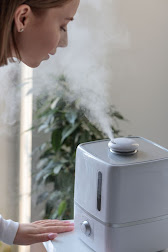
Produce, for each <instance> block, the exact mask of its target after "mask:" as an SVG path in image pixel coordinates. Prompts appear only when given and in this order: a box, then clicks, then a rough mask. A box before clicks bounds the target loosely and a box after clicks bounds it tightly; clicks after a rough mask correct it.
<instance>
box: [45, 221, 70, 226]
mask: <svg viewBox="0 0 168 252" xmlns="http://www.w3.org/2000/svg"><path fill="white" fill-rule="evenodd" d="M40 226H42V227H55V226H67V227H69V226H74V223H66V222H55V223H54V222H53V223H44V224H40Z"/></svg>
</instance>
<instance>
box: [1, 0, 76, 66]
mask: <svg viewBox="0 0 168 252" xmlns="http://www.w3.org/2000/svg"><path fill="white" fill-rule="evenodd" d="M70 1H71V0H27V1H25V0H0V66H3V65H7V64H8V58H9V57H10V59H9V61H11V62H14V59H13V58H12V48H11V44H12V46H13V48H14V51H15V54H16V56H17V58H18V59H19V60H21V57H20V53H19V50H18V48H17V45H16V41H15V36H14V25H15V24H14V14H15V11H16V9H17V8H18V7H19V6H20V5H22V4H27V5H29V6H30V8H31V9H32V11H33V12H34V13H36V14H37V15H38V12H39V13H40V10H45V9H48V8H53V7H61V6H63V5H64V4H65V3H68V2H70Z"/></svg>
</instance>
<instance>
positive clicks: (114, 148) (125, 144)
mask: <svg viewBox="0 0 168 252" xmlns="http://www.w3.org/2000/svg"><path fill="white" fill-rule="evenodd" d="M108 147H109V149H110V152H112V153H115V154H120V155H132V154H135V153H137V151H138V147H139V144H138V143H137V142H136V141H135V140H133V139H131V138H124V137H121V138H115V139H113V140H112V141H110V142H109V143H108Z"/></svg>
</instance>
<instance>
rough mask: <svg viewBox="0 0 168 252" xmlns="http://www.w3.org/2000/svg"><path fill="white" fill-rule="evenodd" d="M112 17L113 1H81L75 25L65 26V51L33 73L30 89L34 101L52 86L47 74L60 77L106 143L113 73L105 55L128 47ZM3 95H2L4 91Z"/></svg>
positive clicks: (125, 36)
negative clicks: (66, 28) (65, 81)
mask: <svg viewBox="0 0 168 252" xmlns="http://www.w3.org/2000/svg"><path fill="white" fill-rule="evenodd" d="M114 13H115V2H114V1H111V0H108V1H106V4H104V1H100V0H93V1H92V2H91V1H90V0H84V1H82V2H81V6H80V9H79V11H78V14H77V15H76V17H75V21H74V22H73V24H69V35H70V37H69V46H68V48H64V49H63V50H62V49H58V51H57V54H56V56H54V57H52V58H51V59H50V60H49V61H47V62H43V63H42V64H41V65H40V67H39V68H37V69H35V70H34V89H33V92H34V96H35V97H37V96H39V95H40V94H42V93H43V92H44V90H46V88H47V89H48V90H49V91H52V90H54V89H55V85H56V83H53V82H52V81H51V79H50V78H49V76H50V74H52V75H53V74H54V75H55V76H59V75H62V74H64V75H65V77H66V78H67V80H68V83H69V84H70V88H71V89H72V91H73V93H74V95H75V96H76V98H79V97H80V103H81V106H82V107H85V108H86V109H87V110H89V114H88V115H87V116H88V117H89V119H90V120H91V122H93V123H95V124H97V126H98V127H99V128H100V129H101V130H102V131H103V132H104V133H106V134H107V135H108V136H109V138H110V139H112V138H113V134H112V132H111V126H112V119H111V117H110V116H109V115H108V110H109V106H110V104H112V100H113V99H112V94H109V92H108V87H109V85H113V72H112V69H111V66H110V65H108V52H109V51H113V50H115V49H116V48H125V47H128V45H129V36H128V33H127V32H125V29H122V27H121V26H120V25H118V24H117V20H116V19H115V15H114ZM3 71H4V72H5V71H6V70H4V69H3V68H2V70H1V72H2V73H1V72H0V76H1V79H2V75H3ZM9 71H15V72H17V71H18V66H17V67H16V66H15V67H14V66H12V67H11V66H10V67H9ZM5 78H6V77H4V79H5ZM7 82H11V80H8V79H5V82H4V86H6V84H5V83H7ZM12 82H13V80H12ZM13 83H14V82H13ZM13 85H14V84H13ZM14 87H15V85H14ZM1 89H2V84H1ZM15 91H16V88H15ZM3 92H6V89H5V87H3ZM15 95H16V97H15V98H16V99H15V101H16V100H17V101H19V98H18V95H17V92H16V94H15ZM15 95H12V93H11V94H10V95H9V97H8V99H7V104H8V102H12V104H11V106H10V114H9V113H8V114H7V115H8V116H7V117H9V118H10V119H11V120H9V121H10V123H14V122H15V121H14V118H15V114H16V112H17V109H18V103H17V102H16V103H15V106H14V104H13V101H14V99H13V97H14V96H15ZM11 96H12V98H11ZM1 98H2V97H1ZM1 116H2V115H1ZM5 116H6V114H3V117H4V119H5V120H6V118H5ZM6 121H7V120H6Z"/></svg>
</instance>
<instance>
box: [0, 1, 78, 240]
mask: <svg viewBox="0 0 168 252" xmlns="http://www.w3.org/2000/svg"><path fill="white" fill-rule="evenodd" d="M79 1H80V0H27V1H24V0H1V1H0V66H3V65H7V63H8V59H9V60H10V61H14V59H13V57H15V58H17V59H19V60H20V61H22V62H24V63H25V64H26V65H27V66H29V67H32V68H35V67H37V66H39V65H40V63H41V62H42V61H43V60H46V59H48V58H49V54H52V55H53V54H55V53H56V49H57V47H65V46H67V25H68V23H69V22H70V21H72V20H73V17H74V15H75V13H76V11H77V8H78V5H79ZM73 229H74V227H73V225H72V224H71V223H70V222H68V221H59V220H41V221H36V222H33V223H30V224H19V223H17V222H14V221H12V220H4V219H3V218H2V216H0V240H1V241H3V242H5V243H7V244H10V245H11V244H17V245H30V244H34V243H38V242H45V241H48V240H53V239H54V238H55V237H56V236H57V233H61V232H68V231H72V230H73Z"/></svg>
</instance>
